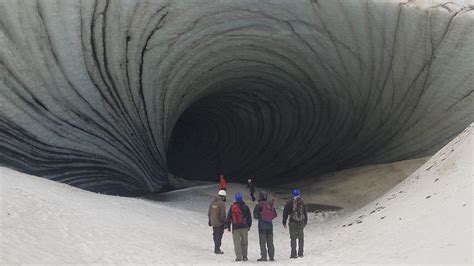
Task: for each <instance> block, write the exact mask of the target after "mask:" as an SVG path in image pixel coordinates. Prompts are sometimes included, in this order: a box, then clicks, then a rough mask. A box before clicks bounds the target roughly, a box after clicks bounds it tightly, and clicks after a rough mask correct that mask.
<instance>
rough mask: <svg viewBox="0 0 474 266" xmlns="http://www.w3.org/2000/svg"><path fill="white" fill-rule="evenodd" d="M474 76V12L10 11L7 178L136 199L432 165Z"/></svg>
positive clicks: (456, 8) (457, 120) (206, 4)
mask: <svg viewBox="0 0 474 266" xmlns="http://www.w3.org/2000/svg"><path fill="white" fill-rule="evenodd" d="M473 73H474V1H472V0H465V1H461V0H455V1H453V0H451V1H447V0H446V1H421V0H420V1H416V0H409V1H375V0H372V1H369V0H366V1H363V0H360V1H359V0H353V1H347V0H346V1H335V0H319V1H318V0H304V1H303V0H296V1H289V0H288V1H286V0H239V1H231V0H224V1H217V0H212V1H206V0H194V1H193V0H186V1H162V0H159V1H158V0H156V1H152V0H150V1H137V0H135V1H133V0H127V1H125V0H124V1H119V0H117V1H112V0H109V1H106V0H96V1H94V0H83V1H77V0H67V1H66V0H38V1H20V0H0V165H4V166H8V167H11V168H14V169H17V170H20V171H23V172H27V173H30V174H35V175H38V176H43V177H46V178H49V179H53V180H57V181H60V182H65V183H68V184H71V185H73V186H77V187H81V188H84V189H88V190H91V191H100V192H103V193H118V194H127V193H140V192H150V191H159V190H160V189H162V188H163V186H165V185H167V184H168V176H170V175H171V173H173V174H175V175H178V176H182V177H187V178H191V179H197V180H206V179H207V180H210V179H212V180H213V179H214V178H215V177H216V175H217V174H218V173H220V172H224V173H225V174H226V175H227V176H228V177H229V179H230V180H233V181H240V180H246V179H247V177H249V176H252V177H254V178H255V179H256V181H257V182H262V181H265V182H266V183H278V182H282V181H285V180H288V179H290V178H295V177H311V176H314V175H316V174H319V173H323V172H328V171H332V170H337V169H344V168H348V167H353V166H357V165H364V164H370V163H381V162H391V161H396V160H401V159H408V158H416V157H420V156H426V155H430V154H432V153H433V152H435V151H436V150H437V149H438V148H440V147H441V146H442V145H443V144H445V143H446V142H447V141H449V140H450V139H451V138H453V137H454V136H455V135H456V134H457V133H459V132H460V131H461V130H462V129H464V128H465V127H467V126H468V125H469V124H470V123H471V122H472V121H473V120H474V105H473V99H474V96H473V90H474V89H473V88H474V74H473Z"/></svg>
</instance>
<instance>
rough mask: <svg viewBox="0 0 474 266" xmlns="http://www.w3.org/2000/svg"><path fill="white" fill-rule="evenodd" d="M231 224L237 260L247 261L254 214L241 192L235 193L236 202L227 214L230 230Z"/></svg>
mask: <svg viewBox="0 0 474 266" xmlns="http://www.w3.org/2000/svg"><path fill="white" fill-rule="evenodd" d="M231 225H232V238H233V240H234V251H235V256H236V259H235V261H242V260H243V261H247V260H248V258H247V251H248V232H249V230H250V227H251V226H252V215H251V213H250V209H249V207H248V206H247V204H245V202H244V199H243V196H242V193H240V192H239V193H237V194H235V202H234V203H233V204H232V206H230V209H229V212H228V214H227V226H226V228H227V230H229V231H230V228H231Z"/></svg>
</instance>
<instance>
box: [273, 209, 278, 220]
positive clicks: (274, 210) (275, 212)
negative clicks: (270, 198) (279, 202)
mask: <svg viewBox="0 0 474 266" xmlns="http://www.w3.org/2000/svg"><path fill="white" fill-rule="evenodd" d="M277 216H278V214H277V210H276V209H275V207H273V218H276V217H277Z"/></svg>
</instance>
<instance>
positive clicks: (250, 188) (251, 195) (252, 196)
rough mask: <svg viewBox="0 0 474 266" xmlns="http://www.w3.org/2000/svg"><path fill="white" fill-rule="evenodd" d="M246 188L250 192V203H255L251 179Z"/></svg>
mask: <svg viewBox="0 0 474 266" xmlns="http://www.w3.org/2000/svg"><path fill="white" fill-rule="evenodd" d="M247 188H248V189H249V190H250V197H251V198H252V201H255V196H254V195H253V194H254V193H255V186H254V185H253V182H252V179H249V180H248V184H247Z"/></svg>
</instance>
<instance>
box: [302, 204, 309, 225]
mask: <svg viewBox="0 0 474 266" xmlns="http://www.w3.org/2000/svg"><path fill="white" fill-rule="evenodd" d="M303 211H304V225H305V226H306V225H307V224H308V212H307V211H306V204H304V205H303Z"/></svg>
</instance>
